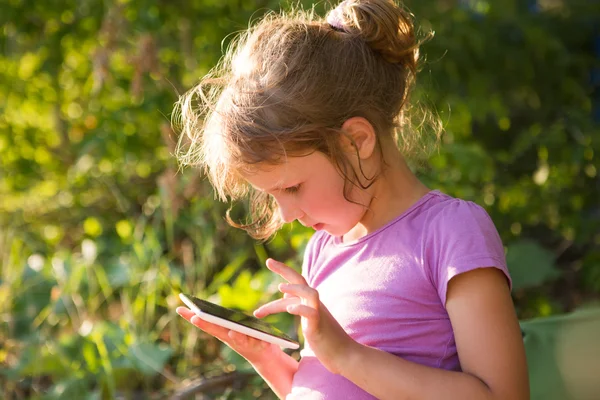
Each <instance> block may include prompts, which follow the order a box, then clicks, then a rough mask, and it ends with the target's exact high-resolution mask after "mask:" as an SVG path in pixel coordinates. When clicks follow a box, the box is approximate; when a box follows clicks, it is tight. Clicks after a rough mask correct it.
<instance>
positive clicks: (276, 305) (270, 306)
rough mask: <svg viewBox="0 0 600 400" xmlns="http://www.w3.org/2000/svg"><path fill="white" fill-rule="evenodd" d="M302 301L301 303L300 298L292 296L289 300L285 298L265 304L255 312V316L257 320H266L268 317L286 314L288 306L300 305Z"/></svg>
mask: <svg viewBox="0 0 600 400" xmlns="http://www.w3.org/2000/svg"><path fill="white" fill-rule="evenodd" d="M300 301H301V300H300V298H299V297H296V296H291V297H287V298H286V297H284V298H283V299H277V300H275V301H272V302H270V303H267V304H264V305H262V306H260V307H259V308H257V309H256V310H255V311H254V316H255V317H256V318H264V317H266V316H267V315H271V314H277V313H281V312H286V311H287V306H290V305H292V304H299V303H300Z"/></svg>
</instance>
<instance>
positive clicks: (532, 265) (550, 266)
mask: <svg viewBox="0 0 600 400" xmlns="http://www.w3.org/2000/svg"><path fill="white" fill-rule="evenodd" d="M506 263H507V264H508V269H509V271H510V275H511V278H512V281H513V288H514V289H515V290H519V289H523V288H528V287H535V286H539V285H541V284H542V283H544V282H546V281H549V280H552V279H556V278H557V277H558V276H560V271H559V270H557V269H556V266H555V265H554V255H553V254H552V253H551V252H549V251H548V250H546V249H544V248H543V247H541V246H540V245H538V244H537V243H535V242H532V241H529V240H521V241H519V242H516V243H513V244H511V245H509V246H508V252H507V254H506Z"/></svg>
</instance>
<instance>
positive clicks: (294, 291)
mask: <svg viewBox="0 0 600 400" xmlns="http://www.w3.org/2000/svg"><path fill="white" fill-rule="evenodd" d="M279 290H280V291H281V292H283V293H288V294H291V295H294V296H298V297H301V298H302V299H304V300H306V301H305V302H302V303H303V304H306V305H308V306H310V307H312V308H318V307H319V292H317V291H316V290H315V289H313V288H311V287H310V286H308V285H296V284H291V283H281V284H280V285H279Z"/></svg>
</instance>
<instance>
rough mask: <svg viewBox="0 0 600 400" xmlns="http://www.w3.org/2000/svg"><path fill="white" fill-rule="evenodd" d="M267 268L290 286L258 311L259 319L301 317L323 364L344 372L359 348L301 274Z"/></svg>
mask: <svg viewBox="0 0 600 400" xmlns="http://www.w3.org/2000/svg"><path fill="white" fill-rule="evenodd" d="M267 268H269V269H270V270H271V271H273V272H275V273H276V274H279V275H281V276H282V277H283V278H284V279H285V280H287V281H288V282H289V283H282V284H280V285H279V290H280V291H281V292H283V293H284V294H285V295H284V297H283V298H282V299H278V300H275V301H272V302H270V303H267V304H265V305H263V306H262V307H260V308H258V309H257V310H256V311H254V316H255V317H257V318H262V317H265V316H267V315H269V314H275V313H280V312H286V311H287V312H288V313H290V314H294V315H299V316H300V317H301V322H302V332H303V333H304V338H305V340H306V341H307V342H308V344H309V345H310V348H311V349H312V351H313V352H314V353H315V355H316V356H317V358H318V359H319V361H321V363H322V364H323V365H324V366H325V368H327V369H328V370H329V371H331V372H333V373H338V372H339V371H340V366H342V365H343V363H344V358H345V357H346V356H348V355H349V354H352V352H353V347H354V346H356V345H358V343H357V342H355V341H354V340H353V339H352V338H351V337H350V336H348V334H347V333H346V332H345V331H344V329H343V328H342V327H341V326H340V324H338V322H337V321H336V320H335V318H333V316H332V315H331V314H330V313H329V311H328V310H327V308H326V307H325V306H324V305H323V303H321V301H320V300H319V293H318V292H317V291H316V290H315V289H313V288H311V287H310V286H308V284H307V283H306V280H304V278H303V277H302V275H300V274H299V273H298V272H296V271H294V270H293V269H292V268H290V267H288V266H287V265H285V264H283V263H281V262H279V261H275V260H273V259H268V260H267Z"/></svg>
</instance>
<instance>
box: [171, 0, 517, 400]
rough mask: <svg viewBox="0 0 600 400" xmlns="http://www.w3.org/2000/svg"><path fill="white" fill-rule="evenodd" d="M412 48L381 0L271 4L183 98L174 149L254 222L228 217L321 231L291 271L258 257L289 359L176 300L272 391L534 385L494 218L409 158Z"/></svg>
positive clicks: (362, 393)
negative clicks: (271, 288)
mask: <svg viewBox="0 0 600 400" xmlns="http://www.w3.org/2000/svg"><path fill="white" fill-rule="evenodd" d="M418 45H419V43H418V41H417V40H416V39H415V35H414V31H413V25H412V21H411V18H410V15H409V14H408V13H407V12H406V11H404V10H403V9H402V8H401V7H399V6H397V5H395V4H394V3H392V2H391V0H346V1H344V2H343V3H341V4H339V6H338V7H337V8H335V9H334V10H332V11H331V12H330V13H329V14H328V15H327V18H326V19H320V18H318V17H316V16H314V15H313V14H312V13H307V12H303V11H296V12H294V13H293V15H269V16H267V17H266V18H264V19H263V20H262V21H261V22H260V23H258V25H256V26H255V27H253V28H251V29H250V30H249V31H248V32H246V34H245V35H244V36H243V37H242V38H240V39H239V40H238V41H237V42H236V43H235V44H234V45H233V46H232V48H231V49H230V50H231V51H230V52H229V53H228V55H227V56H226V57H225V58H224V60H223V62H222V63H221V64H220V66H219V68H218V69H216V70H214V71H213V72H212V73H211V74H209V76H207V77H205V78H204V80H203V81H202V82H201V83H200V84H199V85H198V86H197V87H196V88H194V89H193V90H191V91H190V92H189V93H188V94H186V95H185V96H184V97H183V98H182V99H181V100H180V102H179V108H180V110H179V111H180V113H179V115H180V118H181V119H180V120H179V121H178V122H180V123H181V128H182V130H183V133H184V134H183V135H182V137H181V139H180V147H179V150H180V151H179V157H180V161H181V162H182V163H183V164H186V165H199V166H201V167H202V168H203V169H204V170H205V171H206V173H207V175H208V176H209V178H210V180H211V182H212V184H213V185H214V187H215V190H216V192H217V193H218V194H219V196H220V197H221V198H222V199H227V198H231V199H240V198H243V197H246V196H249V198H250V201H251V206H252V215H251V216H252V218H251V220H250V221H249V223H248V224H246V225H239V224H236V223H234V222H233V221H231V220H230V223H231V224H232V225H234V226H238V227H242V228H244V229H246V230H247V231H248V232H249V233H250V234H251V235H253V236H254V237H255V238H262V239H264V238H267V237H269V236H270V235H271V234H273V233H274V232H275V231H276V230H277V229H278V228H279V227H280V225H281V224H282V223H289V222H292V221H294V220H298V221H300V223H302V224H304V225H306V226H309V227H312V228H314V229H315V231H316V233H315V234H314V235H313V237H312V238H311V240H310V242H309V244H308V247H307V249H306V253H305V256H304V263H303V267H302V274H298V273H297V272H295V271H294V270H293V269H291V268H289V267H288V266H286V265H284V264H282V263H280V262H277V261H275V260H269V261H268V262H267V267H268V268H269V269H270V270H272V271H273V272H275V273H277V274H279V275H281V276H282V277H283V278H284V279H285V280H286V281H287V282H288V283H285V284H281V285H280V287H279V289H280V291H281V292H283V293H284V296H283V297H282V298H281V299H278V300H275V301H273V302H271V303H269V304H266V305H264V306H262V307H260V308H259V309H257V310H256V311H255V312H254V314H255V315H256V316H257V317H264V316H266V315H269V314H273V313H280V312H288V313H290V314H294V315H298V316H300V317H301V322H302V323H301V325H302V333H303V336H304V339H305V347H304V349H303V350H302V352H301V360H300V361H299V362H298V361H296V360H295V359H293V358H292V357H290V356H289V355H287V354H286V353H284V352H283V351H282V350H281V349H279V348H278V347H277V346H275V345H271V344H267V343H265V342H261V341H259V340H256V339H252V338H249V337H247V336H245V335H243V334H240V333H236V332H233V331H229V330H227V329H224V328H221V327H218V326H215V325H212V324H210V323H207V322H204V321H202V320H201V319H199V318H198V317H195V316H193V313H192V312H191V311H190V310H188V309H187V308H184V307H180V308H178V309H177V312H178V313H179V314H180V315H181V316H183V317H184V318H186V319H187V320H189V321H190V322H191V323H193V324H194V325H196V326H197V327H199V328H200V329H203V330H205V331H206V332H208V333H209V334H211V335H214V336H215V337H217V338H219V339H220V340H222V341H223V342H225V343H226V344H227V345H229V346H230V347H231V348H232V349H234V350H235V351H237V352H238V353H239V354H241V355H242V356H243V357H245V358H246V359H247V360H248V362H250V363H251V365H252V366H253V367H254V368H255V369H256V371H257V372H258V373H259V374H260V375H261V376H262V377H263V378H264V379H265V381H266V382H267V383H268V384H269V385H270V387H271V388H272V389H273V391H274V392H275V393H276V394H277V396H279V398H282V399H283V398H286V399H373V398H378V399H393V400H399V399H435V400H437V399H510V400H519V399H527V398H528V397H529V388H528V376H527V367H526V361H525V352H524V347H523V343H522V339H521V333H520V329H519V325H518V321H517V318H516V316H515V311H514V308H513V304H512V300H511V296H510V284H511V283H510V282H511V281H510V277H509V275H508V271H507V268H506V264H505V258H504V252H503V247H502V243H501V241H500V238H499V236H498V233H497V231H496V229H495V227H494V225H493V223H492V221H491V220H490V218H489V216H488V215H487V214H486V212H485V211H484V210H483V209H482V208H481V207H479V206H477V205H475V204H473V203H471V202H468V201H463V200H459V199H455V198H452V197H450V196H448V195H445V194H443V193H441V192H439V191H436V190H430V189H428V188H427V187H425V186H424V185H423V184H422V183H421V182H420V181H419V180H418V179H417V178H416V177H415V175H413V173H412V172H411V170H410V169H409V167H408V166H407V161H406V157H410V156H413V155H414V154H415V153H416V152H417V151H418V150H419V149H421V148H422V143H423V140H422V139H425V138H424V137H423V136H422V134H421V133H420V132H417V131H414V130H411V129H410V127H409V126H408V123H407V118H406V116H405V115H404V114H405V112H406V111H407V109H406V108H407V106H406V103H407V98H408V96H409V92H410V89H411V87H412V83H413V80H414V77H415V73H416V70H417V61H418ZM397 143H398V144H399V147H398V146H397V145H396V144H397Z"/></svg>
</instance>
